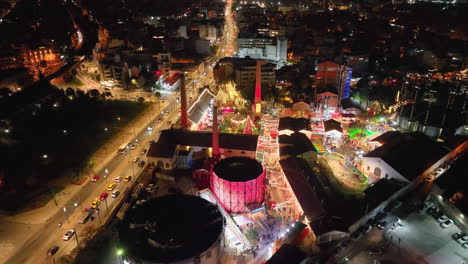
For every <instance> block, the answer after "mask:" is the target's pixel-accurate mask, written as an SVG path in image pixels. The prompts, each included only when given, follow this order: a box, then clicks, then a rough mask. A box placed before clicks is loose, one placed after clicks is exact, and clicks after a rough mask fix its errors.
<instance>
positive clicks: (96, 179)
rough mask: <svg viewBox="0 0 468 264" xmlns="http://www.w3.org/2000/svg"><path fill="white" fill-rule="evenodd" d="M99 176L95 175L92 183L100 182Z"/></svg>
mask: <svg viewBox="0 0 468 264" xmlns="http://www.w3.org/2000/svg"><path fill="white" fill-rule="evenodd" d="M99 178H100V177H99V175H94V177H93V178H92V179H91V181H92V182H97V181H98V180H99Z"/></svg>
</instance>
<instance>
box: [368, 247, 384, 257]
mask: <svg viewBox="0 0 468 264" xmlns="http://www.w3.org/2000/svg"><path fill="white" fill-rule="evenodd" d="M381 254H382V248H380V247H371V248H369V255H371V256H373V255H381Z"/></svg>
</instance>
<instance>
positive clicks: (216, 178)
mask: <svg viewBox="0 0 468 264" xmlns="http://www.w3.org/2000/svg"><path fill="white" fill-rule="evenodd" d="M210 187H211V190H212V191H213V193H214V194H215V196H216V198H217V199H218V201H219V202H220V203H221V204H222V205H223V207H224V209H226V211H228V212H231V213H244V212H246V211H247V209H248V207H250V208H258V207H260V206H261V205H262V203H263V201H264V194H265V171H264V169H263V166H262V165H261V164H260V163H259V162H258V161H256V160H254V159H251V158H247V157H230V158H225V159H222V160H220V161H219V162H218V163H216V164H215V165H214V166H213V169H212V171H211V178H210Z"/></svg>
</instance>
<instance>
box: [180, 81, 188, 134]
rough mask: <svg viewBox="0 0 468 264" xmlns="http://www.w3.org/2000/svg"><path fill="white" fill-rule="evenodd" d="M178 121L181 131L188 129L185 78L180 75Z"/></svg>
mask: <svg viewBox="0 0 468 264" xmlns="http://www.w3.org/2000/svg"><path fill="white" fill-rule="evenodd" d="M180 74H181V75H182V76H181V77H180V120H181V124H182V129H187V128H188V114H187V92H186V90H185V76H184V74H183V73H180Z"/></svg>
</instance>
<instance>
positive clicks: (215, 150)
mask: <svg viewBox="0 0 468 264" xmlns="http://www.w3.org/2000/svg"><path fill="white" fill-rule="evenodd" d="M212 140H213V143H212V148H213V157H214V158H219V157H220V156H221V154H220V153H219V133H218V107H217V106H216V102H215V104H214V105H213V138H212Z"/></svg>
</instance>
